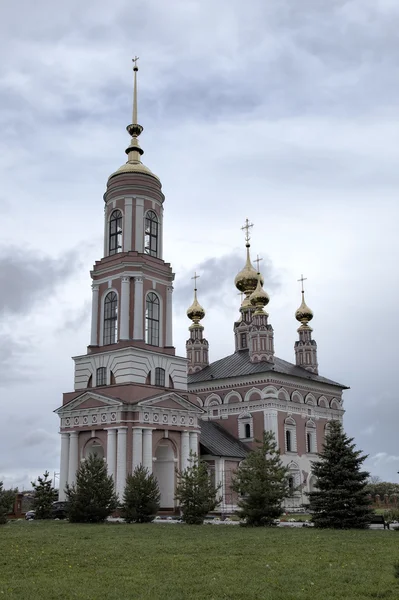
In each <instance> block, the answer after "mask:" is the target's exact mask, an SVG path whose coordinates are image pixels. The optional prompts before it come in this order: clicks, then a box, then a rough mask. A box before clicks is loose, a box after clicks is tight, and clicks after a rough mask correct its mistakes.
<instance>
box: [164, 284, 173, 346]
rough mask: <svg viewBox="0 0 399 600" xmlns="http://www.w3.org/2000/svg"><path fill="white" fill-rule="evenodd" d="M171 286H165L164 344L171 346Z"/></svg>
mask: <svg viewBox="0 0 399 600" xmlns="http://www.w3.org/2000/svg"><path fill="white" fill-rule="evenodd" d="M172 300H173V287H172V286H168V287H167V288H166V339H165V346H173V314H172V313H173V302H172Z"/></svg>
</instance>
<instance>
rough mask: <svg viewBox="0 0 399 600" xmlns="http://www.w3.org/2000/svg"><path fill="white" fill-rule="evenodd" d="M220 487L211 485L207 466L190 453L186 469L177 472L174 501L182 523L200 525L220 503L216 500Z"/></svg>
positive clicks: (218, 499)
mask: <svg viewBox="0 0 399 600" xmlns="http://www.w3.org/2000/svg"><path fill="white" fill-rule="evenodd" d="M220 487H221V486H218V487H217V488H216V487H215V486H214V485H213V483H212V481H211V478H210V475H209V472H208V466H207V464H206V463H205V462H204V461H201V460H199V459H198V456H197V455H196V454H193V453H192V452H190V458H189V466H188V467H187V469H185V470H184V471H177V486H176V500H178V501H179V502H180V510H181V513H182V519H183V521H184V522H185V523H187V524H188V525H201V524H202V523H203V522H204V519H205V517H206V515H207V514H208V513H209V512H210V511H212V510H214V509H215V508H216V506H217V505H218V504H219V502H220V501H221V499H220V498H217V493H218V491H219V489H220Z"/></svg>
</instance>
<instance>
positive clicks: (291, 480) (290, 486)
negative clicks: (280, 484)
mask: <svg viewBox="0 0 399 600" xmlns="http://www.w3.org/2000/svg"><path fill="white" fill-rule="evenodd" d="M288 489H289V491H290V492H293V491H294V478H293V477H292V476H291V477H288Z"/></svg>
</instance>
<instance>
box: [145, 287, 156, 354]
mask: <svg viewBox="0 0 399 600" xmlns="http://www.w3.org/2000/svg"><path fill="white" fill-rule="evenodd" d="M145 341H146V343H147V344H151V346H159V298H158V296H157V295H156V294H154V292H150V293H149V294H147V299H146V303H145Z"/></svg>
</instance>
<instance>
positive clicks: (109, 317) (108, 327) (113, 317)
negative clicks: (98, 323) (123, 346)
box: [104, 292, 118, 346]
mask: <svg viewBox="0 0 399 600" xmlns="http://www.w3.org/2000/svg"><path fill="white" fill-rule="evenodd" d="M117 328H118V296H117V295H116V293H115V292H109V293H108V294H107V295H106V297H105V301H104V345H105V346H107V345H108V344H115V343H116V336H117Z"/></svg>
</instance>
